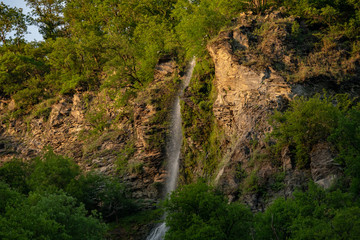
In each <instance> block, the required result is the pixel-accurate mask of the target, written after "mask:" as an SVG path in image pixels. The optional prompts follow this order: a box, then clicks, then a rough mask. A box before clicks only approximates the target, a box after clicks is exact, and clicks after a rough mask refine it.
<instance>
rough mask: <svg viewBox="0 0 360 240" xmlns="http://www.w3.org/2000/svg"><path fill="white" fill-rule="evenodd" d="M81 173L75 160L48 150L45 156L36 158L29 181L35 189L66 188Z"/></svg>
mask: <svg viewBox="0 0 360 240" xmlns="http://www.w3.org/2000/svg"><path fill="white" fill-rule="evenodd" d="M79 174H80V170H79V166H78V165H77V164H76V163H75V162H74V161H73V160H71V159H69V158H66V157H62V156H59V155H56V154H55V153H54V152H53V151H52V150H48V151H47V152H46V153H45V154H44V155H43V157H41V158H36V159H34V170H33V171H32V173H31V175H30V176H29V180H28V183H29V186H30V187H31V189H33V190H36V189H39V190H46V189H53V190H57V189H65V188H66V186H67V185H68V184H69V183H70V182H71V181H72V180H73V179H74V178H75V177H76V176H78V175H79Z"/></svg>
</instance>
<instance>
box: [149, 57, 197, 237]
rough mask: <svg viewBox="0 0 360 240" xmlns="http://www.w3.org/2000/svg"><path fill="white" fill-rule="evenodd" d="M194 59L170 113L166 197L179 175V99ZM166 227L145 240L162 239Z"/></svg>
mask: <svg viewBox="0 0 360 240" xmlns="http://www.w3.org/2000/svg"><path fill="white" fill-rule="evenodd" d="M195 63H196V61H195V57H194V58H193V59H192V60H191V62H190V64H189V66H188V69H187V71H186V74H185V79H184V81H183V83H182V85H181V87H180V90H179V92H178V94H177V96H176V98H175V101H174V105H173V107H172V111H171V118H170V119H171V123H170V134H169V138H168V141H167V143H166V161H167V173H168V174H167V178H166V181H165V193H166V195H168V194H169V193H171V192H172V191H174V190H175V189H176V184H177V179H178V175H179V165H180V152H181V145H182V138H183V136H182V128H181V112H180V97H181V96H182V95H183V93H184V89H185V88H186V87H187V86H188V85H189V83H190V79H191V76H192V73H193V70H194V67H195ZM166 230H167V227H166V225H165V222H163V223H161V224H159V225H158V226H157V227H155V228H154V229H153V230H152V231H151V232H150V234H149V235H148V237H147V238H146V240H162V239H164V236H165V233H166Z"/></svg>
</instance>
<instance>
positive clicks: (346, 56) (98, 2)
mask: <svg viewBox="0 0 360 240" xmlns="http://www.w3.org/2000/svg"><path fill="white" fill-rule="evenodd" d="M27 3H28V4H29V6H30V7H31V8H32V16H25V15H24V14H23V13H22V11H21V9H18V8H11V7H8V6H6V5H5V4H4V3H2V2H1V3H0V27H1V31H0V38H1V39H0V41H1V43H0V44H1V45H0V96H1V99H0V100H1V101H2V103H4V104H5V105H6V106H5V107H4V104H2V105H1V109H0V110H1V116H0V121H1V123H2V125H3V126H6V125H11V124H12V121H13V120H17V119H21V118H23V119H25V120H27V121H30V120H29V119H31V118H42V119H43V120H44V121H45V122H46V121H48V120H49V116H50V113H51V109H52V105H53V104H54V103H57V102H58V100H59V99H60V98H67V97H68V98H70V97H73V96H75V94H82V93H84V95H83V96H82V97H81V100H79V101H82V102H83V103H84V104H83V105H84V106H83V109H82V111H84V112H85V113H86V114H85V115H86V121H87V123H88V124H89V126H90V127H89V129H87V130H82V131H81V132H80V133H79V136H81V141H84V142H85V143H84V146H85V147H84V150H83V156H84V158H88V159H89V160H90V161H91V158H93V157H94V156H96V155H97V154H98V155H101V154H103V153H104V152H106V151H108V152H111V151H113V153H112V154H113V155H115V156H117V157H116V158H117V159H116V163H117V168H118V169H117V170H118V174H119V175H122V176H125V175H126V174H127V177H128V179H127V180H129V181H132V180H133V179H135V178H136V177H137V176H140V175H141V176H144V175H146V174H148V172H150V170H151V171H155V170H157V169H159V166H160V165H162V164H163V163H162V162H161V161H160V162H158V163H155V164H153V163H151V161H147V160H149V158H155V156H157V157H158V155H159V154H160V155H161V154H163V149H164V143H165V138H166V127H167V121H168V118H167V114H168V111H169V106H170V105H171V104H170V103H171V96H173V93H174V92H175V89H176V87H177V86H178V83H179V81H178V80H179V78H178V77H179V76H180V75H181V74H182V72H183V70H184V68H185V65H186V62H187V61H188V60H189V59H190V58H191V57H192V56H194V55H196V56H197V59H198V60H197V61H198V63H197V65H196V67H195V71H194V74H193V78H192V80H191V84H190V87H189V88H188V89H187V90H186V91H185V94H184V97H183V101H182V116H183V132H184V144H183V151H182V153H183V162H182V169H181V177H180V182H181V183H182V184H184V186H181V187H180V189H179V190H178V191H176V192H174V193H173V194H172V195H171V196H170V197H169V199H168V200H166V201H165V207H164V208H165V209H166V211H167V212H168V215H167V223H168V225H169V226H170V230H169V232H168V234H167V236H166V239H217V240H218V239H239V238H244V239H247V238H249V239H250V238H251V239H314V238H315V239H331V238H333V239H340V238H346V239H356V237H357V236H359V235H360V233H359V229H360V220H359V217H358V216H359V211H360V210H359V206H360V205H359V199H358V196H359V192H360V175H359V173H360V164H359V162H360V157H359V156H360V150H359V145H360V133H359V123H360V115H359V113H360V109H359V104H358V103H357V101H358V100H357V99H351V100H349V99H350V98H351V97H349V95H346V94H341V95H336V96H328V95H326V94H322V95H316V96H315V97H299V98H295V99H294V100H293V101H291V102H290V103H289V106H285V107H283V108H281V109H279V110H280V111H278V112H276V113H275V115H273V116H272V117H270V125H271V128H272V130H273V131H272V133H270V135H268V137H269V139H268V141H267V142H266V144H264V145H262V146H265V145H266V146H267V148H266V147H263V149H257V148H262V147H259V146H260V144H259V142H260V141H263V142H265V139H258V138H257V136H255V137H254V136H252V135H251V134H250V135H249V136H248V138H249V139H250V140H249V141H250V142H251V149H246V148H245V147H244V148H245V152H249V154H248V155H249V162H248V163H247V165H248V167H249V168H253V169H252V171H251V172H250V173H248V172H246V171H245V170H244V169H243V168H242V166H241V164H237V166H236V167H235V168H236V173H235V175H236V176H235V178H234V179H235V180H234V181H236V182H237V183H239V185H240V187H239V189H237V194H238V195H240V196H237V198H235V199H231V201H233V200H235V202H233V203H231V204H228V200H227V199H226V197H224V196H223V195H222V193H221V192H220V191H221V190H222V189H217V190H214V188H213V187H209V186H208V185H207V184H209V183H213V182H214V179H215V177H216V175H217V174H218V171H219V167H220V165H221V160H222V158H223V157H224V155H225V154H226V153H225V150H226V146H227V145H228V144H231V143H232V142H231V141H232V140H231V139H230V140H229V138H226V137H225V135H224V133H223V129H221V127H220V126H218V124H217V123H216V121H215V119H214V114H213V111H212V106H213V101H214V95H215V88H214V87H213V82H214V79H215V77H214V75H215V69H214V65H213V63H212V62H211V59H210V56H209V55H208V53H207V49H206V46H207V44H209V43H210V42H211V41H213V40H214V37H216V36H217V35H218V33H219V31H220V30H228V29H231V28H232V27H234V26H236V25H237V24H239V23H238V22H237V21H238V19H237V18H238V17H239V13H241V12H245V11H246V12H247V11H249V10H251V11H252V12H251V13H247V14H249V15H251V16H253V19H256V20H254V21H251V22H247V23H246V25H244V26H242V30H244V31H245V32H246V37H247V38H248V40H249V41H248V43H249V44H248V45H249V46H247V47H246V48H245V49H244V47H243V46H240V45H239V43H237V42H235V41H234V42H232V43H231V47H232V51H233V53H234V56H236V59H237V60H238V62H239V63H241V64H243V65H244V66H247V67H249V68H252V69H254V71H263V70H266V71H270V72H271V71H276V72H277V73H279V75H281V76H282V77H283V78H284V79H286V80H287V81H288V83H291V84H295V83H301V84H316V83H318V82H321V83H323V82H326V83H327V84H330V85H332V90H333V91H332V93H334V92H336V90H334V89H335V88H337V87H339V86H341V89H342V93H344V92H346V89H351V84H358V76H359V74H360V4H359V1H357V0H344V1H333V0H300V1H298V0H268V1H266V0H265V1H264V0H249V1H238V0H220V1H215V0H193V1H188V0H171V1H166V0H160V1H155V0H138V1H133V0H125V1H120V0H88V1H80V0H55V1H53V0H51V1H50V0H41V1H40V0H27ZM274 11H276V12H277V16H275V17H271V13H272V12H274ZM257 16H259V17H257ZM31 22H33V23H36V24H37V25H38V26H39V28H40V32H41V33H42V34H43V37H44V41H39V42H36V41H35V42H26V41H25V40H24V39H23V35H24V33H25V32H26V29H27V24H30V23H31ZM170 59H171V60H175V61H176V62H177V64H178V65H179V66H180V67H179V72H174V73H173V75H172V76H167V77H168V79H167V82H166V83H162V84H158V83H157V82H156V81H155V80H156V79H155V77H154V73H155V66H156V65H157V64H158V63H161V62H164V61H168V60H170ZM155 75H156V74H155ZM175 75H176V76H175ZM177 75H179V76H177ZM170 78H171V79H170ZM264 79H265V80H266V78H264ZM165 85H166V86H165ZM349 86H350V87H349ZM226 90H227V89H225V91H226ZM229 90H230V89H229ZM85 92H86V94H85ZM100 92H101V94H103V95H101V94H100ZM97 94H99V95H100V97H98V98H95V97H94V96H97ZM351 94H353V93H351ZM92 99H96V101H95V100H94V101H92ZM103 99H105V100H103ZM108 99H110V100H108ZM71 101H73V100H71ZM90 102H91V104H90ZM109 102H111V103H112V104H111V105H110V104H108V103H109ZM61 104H63V103H61ZM149 106H151V107H149ZM114 108H116V109H118V110H119V111H117V112H116V114H113V112H111V110H112V109H114ZM259 108H260V107H259ZM144 113H146V114H149V115H146V114H144ZM59 116H60V115H59ZM142 116H146V117H147V116H151V117H149V119H143V118H142ZM120 119H121V120H124V121H120ZM139 122H142V123H143V124H144V125H146V128H145V127H144V128H137V129H135V127H136V124H138V125H140V123H139ZM114 125H116V126H118V125H119V126H122V127H123V128H128V129H125V130H124V129H121V130H119V128H120V127H119V128H116V127H113V126H114ZM155 125H156V126H155ZM124 126H125V127H124ZM141 126H142V125H141ZM139 129H140V130H141V131H143V132H139V131H137V130H139ZM134 132H135V133H134ZM0 133H1V134H2V130H1V131H0ZM140 135H141V136H140ZM136 138H138V139H140V140H139V141H141V142H142V144H143V145H142V146H141V149H140V147H139V144H138V145H136V144H135V142H136V140H138V139H136ZM234 138H236V136H234ZM79 139H80V138H79ZM109 139H110V140H113V139H122V140H121V141H122V145H116V146H115V147H114V146H112V147H111V146H110V145H109V146H110V147H108V146H105V147H104V148H100V147H99V146H100V145H101V144H100V142H102V141H105V140H109ZM324 142H325V143H327V144H329V146H330V148H331V150H332V151H333V152H334V153H335V155H336V157H335V162H336V164H337V167H339V169H341V172H342V174H340V176H339V177H338V179H337V181H336V182H335V184H333V186H331V188H329V189H328V190H324V189H321V188H319V187H318V186H316V185H314V184H313V183H310V184H309V186H308V187H305V188H304V189H299V190H298V191H296V192H295V193H294V196H293V197H292V198H287V199H285V198H279V199H277V200H273V199H267V201H268V202H266V205H269V207H268V208H267V209H266V210H265V209H262V210H263V212H260V213H256V214H253V213H251V211H250V209H248V208H247V207H246V206H244V205H242V204H240V203H239V202H236V200H237V199H241V195H242V194H244V193H251V194H253V195H261V196H263V197H264V198H266V194H267V193H266V189H269V188H272V189H275V190H274V191H276V192H279V191H280V190H282V189H283V188H284V185H285V181H284V179H285V178H286V173H285V171H283V168H284V167H283V166H282V164H283V163H282V162H281V159H282V157H283V155H284V154H283V153H284V151H285V150H287V151H288V156H289V159H290V161H291V164H290V165H292V166H293V168H294V169H295V170H301V171H304V172H306V171H309V166H310V164H311V152H312V150H313V147H314V145H316V144H320V143H324ZM0 145H4V144H3V143H2V142H0ZM119 146H121V147H119ZM136 147H138V148H139V149H136ZM112 148H119V149H116V151H115V150H114V149H112ZM1 149H2V148H1ZM137 150H138V152H141V151H142V152H146V153H149V150H153V152H152V154H153V155H151V154H148V155H147V156H146V158H145V160H144V159H143V160H142V161H138V158H139V154H138V152H137ZM257 151H258V152H257ZM154 152H155V153H154ZM264 153H266V154H264ZM0 154H1V152H0ZM74 155H75V154H74ZM145 155H146V154H145ZM160 158H161V157H158V158H156V160H158V159H160ZM264 159H266V160H268V161H269V162H271V165H272V167H274V166H275V167H276V168H278V170H277V172H276V173H275V174H274V176H272V178H273V179H272V180H273V182H272V184H271V186H270V187H269V186H263V185H265V184H264V182H263V181H262V180H261V179H260V178H261V177H260V175H259V174H258V170H259V169H257V167H258V166H260V165H261V164H263V162H262V161H264ZM151 164H152V165H151ZM154 165H156V166H154ZM254 166H255V167H254ZM154 169H155V170H154ZM295 170H294V171H295ZM149 174H150V173H149ZM156 174H158V173H156ZM154 175H155V174H154ZM159 175H160V173H159ZM159 178H160V177H159ZM199 179H203V180H204V182H206V183H207V184H205V183H203V182H199V183H196V184H190V183H193V182H197V181H198V180H199ZM137 180H139V179H137ZM139 181H143V179H142V178H141V179H140V180H139ZM149 184H152V185H151V186H150V188H151V189H157V188H159V185H158V184H159V182H155V181H153V182H151V183H149ZM185 184H190V185H185ZM267 187H268V188H267ZM138 188H139V186H138ZM140 188H141V187H140ZM302 190H303V191H302ZM0 191H1V194H0V196H1V197H0V201H1V204H0V206H1V208H0V213H1V215H0V223H1V224H0V236H1V238H4V239H44V238H56V239H92V238H93V239H101V238H104V237H105V235H106V232H107V231H108V230H109V228H111V227H113V225H111V224H110V226H109V225H107V224H105V223H104V222H106V223H109V222H112V223H120V228H121V227H124V226H129V225H130V226H129V229H130V230H129V229H127V230H124V231H125V232H127V233H129V232H131V231H133V232H134V229H133V228H132V227H133V224H132V223H133V222H135V225H136V224H137V223H139V222H141V224H142V225H145V224H147V223H148V222H150V220H153V219H149V218H153V217H155V218H156V216H157V215H156V213H155V214H154V213H153V212H152V213H151V214H149V216H151V217H148V216H145V217H144V215H142V214H143V213H140V214H139V215H135V213H136V214H137V210H138V205H137V204H136V203H135V202H134V200H132V199H131V197H130V195H131V193H128V192H127V189H126V185H125V184H124V183H123V180H121V179H119V178H115V177H109V176H106V175H102V174H98V173H93V172H89V173H83V172H81V171H80V170H79V167H78V165H77V164H75V163H74V162H73V161H72V160H70V159H68V158H66V157H61V156H58V155H56V154H54V153H53V152H52V151H49V152H46V153H45V154H44V155H42V156H40V157H38V158H35V159H33V160H29V161H22V160H13V161H10V162H7V163H4V164H2V166H1V167H0ZM158 192H159V191H157V193H158ZM153 197H155V196H153ZM270 202H273V203H272V204H270ZM252 210H254V209H252ZM145 215H146V214H145ZM144 219H145V220H144ZM114 225H116V224H114ZM34 226H35V227H34ZM131 228H132V229H131ZM121 234H122V233H121ZM121 234H118V235H116V237H117V238H121V237H123V238H125V236H126V237H128V235H126V234H124V235H123V236H119V235H121Z"/></svg>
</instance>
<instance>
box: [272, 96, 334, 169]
mask: <svg viewBox="0 0 360 240" xmlns="http://www.w3.org/2000/svg"><path fill="white" fill-rule="evenodd" d="M333 100H334V99H333V98H328V97H326V96H325V97H324V98H323V99H322V98H321V97H320V95H316V96H314V97H312V98H309V99H305V98H304V97H300V98H296V99H294V100H293V101H292V102H291V103H290V107H289V109H288V110H287V111H285V112H284V113H281V112H276V113H275V114H274V115H273V116H272V117H271V118H270V124H271V125H272V126H273V127H274V130H273V132H272V133H271V135H270V136H271V137H273V138H274V139H276V140H277V142H276V145H275V146H274V149H275V151H276V153H280V151H281V149H283V148H284V147H286V146H288V147H290V148H294V149H295V155H296V156H295V158H296V164H297V166H298V167H299V168H305V167H309V164H310V162H309V153H310V151H311V148H312V146H313V145H315V144H316V143H318V142H321V141H327V138H328V137H329V136H330V134H331V133H332V132H333V131H334V130H335V129H336V128H337V126H338V120H339V117H340V115H341V111H340V109H339V108H338V107H336V106H334V105H333Z"/></svg>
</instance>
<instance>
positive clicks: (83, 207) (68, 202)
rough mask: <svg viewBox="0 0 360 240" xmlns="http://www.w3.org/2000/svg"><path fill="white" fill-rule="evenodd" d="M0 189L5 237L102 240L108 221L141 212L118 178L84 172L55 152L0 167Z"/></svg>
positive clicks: (2, 235) (1, 217)
mask: <svg viewBox="0 0 360 240" xmlns="http://www.w3.org/2000/svg"><path fill="white" fill-rule="evenodd" d="M0 191H1V194H0V196H1V197H0V201H1V204H0V205H1V209H0V222H1V224H0V226H1V227H0V236H1V238H2V239H50V238H51V239H103V238H104V237H105V233H106V231H107V229H108V227H107V225H106V224H105V223H104V221H107V222H109V221H114V220H117V219H118V218H120V217H125V216H128V215H129V214H131V213H134V212H136V211H137V205H136V204H135V202H134V201H133V200H131V199H130V198H129V197H128V196H127V192H126V189H125V186H124V185H123V184H121V183H119V181H118V180H116V179H113V178H111V177H108V176H105V175H102V174H99V173H87V174H84V173H81V172H80V170H79V167H78V165H77V164H76V163H75V162H73V161H72V160H71V159H68V158H65V157H62V156H59V155H56V154H54V153H53V152H52V151H51V150H49V151H48V152H46V153H45V154H44V155H43V156H42V157H41V158H36V159H34V160H32V161H30V162H24V161H22V160H16V159H15V160H13V161H10V162H7V163H5V164H4V165H3V166H2V167H0Z"/></svg>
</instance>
